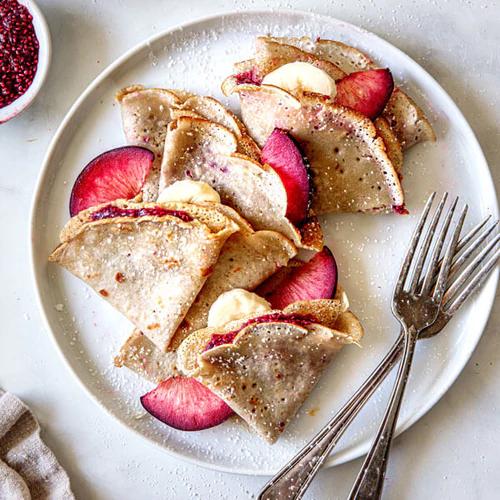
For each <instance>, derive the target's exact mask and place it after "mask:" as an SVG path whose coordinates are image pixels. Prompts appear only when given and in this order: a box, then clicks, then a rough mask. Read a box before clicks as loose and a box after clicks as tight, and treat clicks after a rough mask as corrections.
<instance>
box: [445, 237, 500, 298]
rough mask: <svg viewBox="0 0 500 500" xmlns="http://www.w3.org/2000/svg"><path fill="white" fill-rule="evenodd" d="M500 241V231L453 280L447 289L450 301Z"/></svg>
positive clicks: (447, 296)
mask: <svg viewBox="0 0 500 500" xmlns="http://www.w3.org/2000/svg"><path fill="white" fill-rule="evenodd" d="M499 241H500V233H499V234H497V235H496V236H495V238H493V239H492V240H491V241H490V242H489V243H488V244H487V245H486V246H485V247H484V248H483V249H482V250H481V252H480V253H478V254H477V255H476V256H475V257H474V259H473V260H472V262H471V263H470V264H469V265H468V266H467V267H466V268H465V269H464V270H463V271H462V272H461V273H460V274H459V276H458V277H457V278H456V279H455V280H454V281H453V283H452V284H451V286H449V287H448V290H446V300H447V301H449V300H451V299H453V297H454V296H455V295H457V293H458V291H459V290H460V288H461V287H462V286H463V285H464V284H465V283H466V281H467V280H468V279H469V278H470V277H471V275H472V273H473V272H474V271H475V270H476V269H477V268H478V267H479V266H480V265H481V263H482V262H484V260H485V258H486V257H487V256H488V254H489V253H490V251H491V249H494V248H495V247H496V246H497V245H498V242H499Z"/></svg>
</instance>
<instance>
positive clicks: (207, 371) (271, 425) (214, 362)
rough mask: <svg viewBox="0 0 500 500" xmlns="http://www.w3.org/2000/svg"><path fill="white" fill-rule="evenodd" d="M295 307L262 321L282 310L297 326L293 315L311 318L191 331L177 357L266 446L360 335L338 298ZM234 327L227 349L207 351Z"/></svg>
mask: <svg viewBox="0 0 500 500" xmlns="http://www.w3.org/2000/svg"><path fill="white" fill-rule="evenodd" d="M328 303H330V305H329V304H328ZM298 304H299V305H294V304H292V305H291V306H289V307H287V308H286V309H285V310H284V311H282V312H281V311H271V312H269V313H267V314H266V316H268V315H272V314H273V313H280V312H281V313H282V314H292V315H295V316H292V318H295V321H297V317H299V316H301V317H305V318H309V319H310V320H311V322H310V323H308V324H302V325H301V324H298V323H294V320H293V319H291V320H290V321H291V322H286V321H284V320H275V321H270V322H262V323H253V324H248V322H249V320H250V319H251V318H250V317H247V318H243V319H241V320H237V321H232V322H230V323H228V324H227V325H225V326H223V327H218V328H206V329H204V330H200V331H198V332H195V333H193V334H192V335H190V336H189V337H188V338H187V339H186V340H185V341H184V342H183V343H182V344H181V346H180V348H179V350H178V352H177V354H178V364H177V366H178V368H179V370H180V371H181V372H182V373H184V374H185V375H187V376H192V377H195V378H196V379H197V380H198V381H200V382H201V383H202V384H204V385H206V386H207V387H208V388H209V389H210V390H211V391H212V392H214V393H215V394H216V395H218V396H219V397H220V398H222V399H223V400H224V401H225V402H226V403H227V404H228V405H229V406H230V407H231V408H232V409H233V410H234V411H235V413H236V414H237V415H239V416H240V417H241V418H242V419H243V420H245V421H246V423H247V424H248V425H249V426H250V428H251V429H252V430H254V431H255V432H256V433H257V434H259V435H260V436H261V437H262V438H264V439H265V440H267V441H268V442H270V443H272V442H274V441H275V440H276V439H277V438H278V437H279V435H280V434H281V432H283V430H284V429H285V427H286V425H287V424H288V423H289V422H290V420H291V419H292V418H293V416H294V415H295V413H296V412H297V411H298V409H299V408H300V406H301V405H302V403H303V402H304V401H305V399H306V398H307V396H308V395H309V394H310V392H311V391H312V389H313V388H314V386H315V385H316V383H317V382H318V380H319V378H320V377H321V375H322V373H323V371H324V369H325V368H326V367H327V366H328V364H329V363H330V362H331V360H332V359H333V357H334V355H335V354H336V353H337V352H338V351H339V350H340V349H341V348H342V347H343V346H344V345H346V344H351V343H357V342H358V341H359V340H360V338H361V336H362V335H363V329H362V327H361V325H360V323H359V321H358V320H357V318H356V317H355V316H354V315H353V314H352V313H351V312H350V311H345V310H343V307H342V305H341V302H339V301H337V300H331V301H325V300H323V301H310V302H303V303H298ZM259 316H262V315H259ZM335 316H336V319H335V320H334V322H333V323H332V321H333V318H334V317H335ZM324 323H328V324H330V325H331V326H332V327H330V328H329V327H327V326H325V325H324ZM240 328H241V330H240V331H239V332H238V333H237V334H236V337H235V339H234V341H233V342H232V343H230V344H222V345H219V346H216V347H212V348H209V349H208V350H205V349H206V347H207V344H208V342H209V341H210V340H211V339H212V336H213V335H214V334H222V333H228V332H233V331H237V330H239V329H240ZM298 374H300V376H298Z"/></svg>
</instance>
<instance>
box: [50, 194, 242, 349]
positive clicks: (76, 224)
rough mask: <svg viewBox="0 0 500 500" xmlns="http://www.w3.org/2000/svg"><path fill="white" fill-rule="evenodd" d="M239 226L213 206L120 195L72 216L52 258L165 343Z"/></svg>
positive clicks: (159, 342) (151, 336)
mask: <svg viewBox="0 0 500 500" xmlns="http://www.w3.org/2000/svg"><path fill="white" fill-rule="evenodd" d="M236 231H238V226H237V224H235V223H234V222H233V221H232V220H231V219H229V218H228V217H226V216H225V215H223V214H222V213H221V212H220V211H218V210H216V209H215V208H213V207H208V206H207V207H205V206H200V205H194V204H189V203H162V204H159V203H134V202H129V201H125V200H117V201H115V202H113V203H108V204H103V205H99V206H97V207H93V208H90V209H88V210H84V211H82V212H80V213H79V214H78V215H77V216H75V217H73V218H72V219H71V220H70V221H69V222H68V223H67V225H66V226H65V227H64V229H63V230H62V232H61V235H60V240H61V243H60V245H59V246H58V247H57V248H56V249H55V250H54V252H53V253H52V255H50V257H49V260H50V261H52V262H57V263H58V264H60V265H62V266H63V267H65V268H66V269H67V270H69V271H70V272H71V273H73V274H74V275H75V276H77V277H78V278H80V279H82V280H83V281H85V282H86V283H87V284H88V285H89V286H91V287H92V288H93V289H94V290H95V291H96V292H97V293H99V294H100V295H101V296H102V297H103V298H105V299H106V300H108V301H109V302H110V303H111V304H112V305H113V306H114V307H115V308H116V309H117V310H119V311H120V312H121V313H122V314H124V315H125V316H126V317H127V318H128V319H129V320H130V321H131V322H132V323H133V324H134V326H135V327H136V328H138V329H139V330H141V331H142V332H144V334H145V335H146V336H147V337H149V339H150V340H151V341H152V342H153V343H154V344H155V345H156V346H158V348H160V349H161V350H164V349H166V347H167V346H168V344H169V343H170V340H171V339H172V337H173V335H174V333H175V331H176V330H177V328H178V326H179V324H180V323H181V321H182V319H183V317H184V316H185V314H186V312H187V311H188V310H189V307H190V306H191V304H192V303H193V301H194V300H195V298H196V296H197V295H198V292H199V291H200V290H201V288H202V287H203V285H204V283H205V281H206V280H207V278H208V277H209V276H210V274H211V273H212V271H213V269H214V266H215V264H216V262H217V259H218V257H219V253H220V250H221V249H222V247H223V245H224V243H225V242H226V240H227V239H228V238H229V237H230V236H231V234H233V233H235V232H236Z"/></svg>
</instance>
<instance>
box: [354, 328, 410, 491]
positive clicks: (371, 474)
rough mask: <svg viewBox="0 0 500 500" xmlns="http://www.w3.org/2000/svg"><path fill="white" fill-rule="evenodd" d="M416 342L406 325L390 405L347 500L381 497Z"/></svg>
mask: <svg viewBox="0 0 500 500" xmlns="http://www.w3.org/2000/svg"><path fill="white" fill-rule="evenodd" d="M417 339H418V332H417V330H416V329H415V327H414V326H409V327H408V328H406V338H405V342H404V351H403V360H402V361H401V364H400V366H399V370H398V375H397V379H396V384H395V385H394V389H393V391H392V393H391V398H390V400H389V405H388V407H387V410H386V412H385V414H384V418H383V420H382V423H381V424H380V427H379V430H378V432H377V435H376V437H375V441H374V442H373V445H372V447H371V449H370V451H369V452H368V455H367V457H366V458H365V461H364V462H363V466H362V467H361V471H360V472H359V474H358V476H357V478H356V481H355V482H354V486H353V488H352V490H351V493H350V494H349V500H376V499H379V498H380V497H381V496H382V489H383V487H384V479H385V473H386V471H387V462H388V458H389V452H390V448H391V444H392V439H393V436H394V429H395V427H396V422H397V420H398V415H399V409H400V408H401V402H402V401H403V395H404V391H405V388H406V383H407V381H408V376H409V374H410V369H411V363H412V360H413V354H414V352H415V344H416V342H417Z"/></svg>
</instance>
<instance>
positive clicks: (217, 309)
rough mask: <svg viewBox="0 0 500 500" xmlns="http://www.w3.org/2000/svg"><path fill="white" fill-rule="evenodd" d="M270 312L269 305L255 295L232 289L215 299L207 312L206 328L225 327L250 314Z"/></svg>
mask: <svg viewBox="0 0 500 500" xmlns="http://www.w3.org/2000/svg"><path fill="white" fill-rule="evenodd" d="M270 310H271V304H269V302H268V301H267V300H265V299H263V298H262V297H260V296H259V295H257V294H256V293H252V292H248V291H247V290H243V289H242V288H234V289H233V290H230V291H229V292H225V293H223V294H221V295H219V297H218V298H217V300H216V301H215V302H214V303H213V304H212V307H211V308H210V311H209V312H208V326H209V327H217V326H222V325H225V324H226V323H229V322H230V321H233V320H235V319H240V318H244V317H245V316H250V315H252V314H259V313H266V312H268V311H270Z"/></svg>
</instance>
